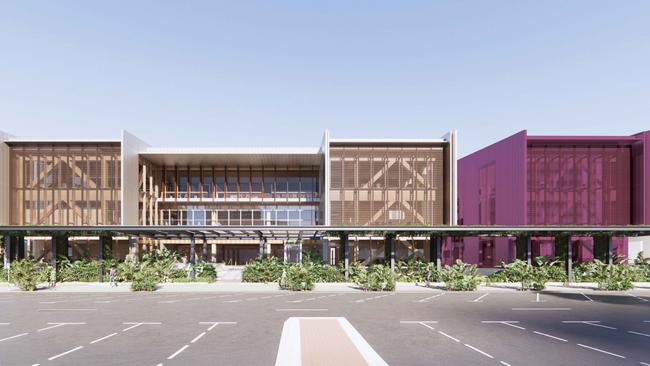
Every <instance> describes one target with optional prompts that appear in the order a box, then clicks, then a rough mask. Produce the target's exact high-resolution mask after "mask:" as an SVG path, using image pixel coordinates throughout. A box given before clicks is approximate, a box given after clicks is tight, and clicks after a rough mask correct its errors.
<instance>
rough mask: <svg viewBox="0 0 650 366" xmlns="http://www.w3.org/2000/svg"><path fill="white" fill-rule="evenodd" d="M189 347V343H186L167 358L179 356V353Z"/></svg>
mask: <svg viewBox="0 0 650 366" xmlns="http://www.w3.org/2000/svg"><path fill="white" fill-rule="evenodd" d="M187 347H189V345H187V344H186V345H184V346H183V347H181V348H180V349H179V350H178V351H176V352H174V353H173V354H172V355H171V356H169V357H167V359H168V360H171V359H173V358H174V357H176V356H178V354H179V353H181V352H183V351H185V350H186V349H187Z"/></svg>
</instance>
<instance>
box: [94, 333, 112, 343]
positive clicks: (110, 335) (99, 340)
mask: <svg viewBox="0 0 650 366" xmlns="http://www.w3.org/2000/svg"><path fill="white" fill-rule="evenodd" d="M116 334H117V333H111V334H109V335H107V336H104V337H101V338H98V339H95V340H94V341H92V342H90V344H95V343H97V342H101V341H103V340H104V339H108V338H110V337H112V336H114V335H116Z"/></svg>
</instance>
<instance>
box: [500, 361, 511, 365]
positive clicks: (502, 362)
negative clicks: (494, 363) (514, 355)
mask: <svg viewBox="0 0 650 366" xmlns="http://www.w3.org/2000/svg"><path fill="white" fill-rule="evenodd" d="M499 362H501V364H502V365H503V366H510V364H509V363H507V362H505V361H499Z"/></svg>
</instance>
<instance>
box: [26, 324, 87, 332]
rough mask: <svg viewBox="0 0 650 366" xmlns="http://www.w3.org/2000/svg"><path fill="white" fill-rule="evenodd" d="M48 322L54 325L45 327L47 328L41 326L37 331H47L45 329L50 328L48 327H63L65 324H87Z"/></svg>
mask: <svg viewBox="0 0 650 366" xmlns="http://www.w3.org/2000/svg"><path fill="white" fill-rule="evenodd" d="M47 324H51V325H52V326H50V327H45V328H41V329H37V330H36V331H37V332H42V331H45V330H48V329H53V328H58V327H62V326H64V325H86V323H47Z"/></svg>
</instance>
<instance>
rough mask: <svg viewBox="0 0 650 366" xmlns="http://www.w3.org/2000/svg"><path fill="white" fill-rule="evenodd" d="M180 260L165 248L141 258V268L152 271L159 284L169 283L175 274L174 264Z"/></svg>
mask: <svg viewBox="0 0 650 366" xmlns="http://www.w3.org/2000/svg"><path fill="white" fill-rule="evenodd" d="M179 260H180V255H179V254H178V253H175V252H172V251H171V250H169V249H167V248H162V249H156V250H155V251H153V252H152V253H147V254H145V255H144V256H143V257H142V261H141V266H144V267H147V269H149V270H151V271H153V272H154V273H155V275H156V278H158V279H159V281H160V282H170V281H171V279H172V278H173V276H174V275H175V274H176V268H175V264H176V263H178V261H179Z"/></svg>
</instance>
